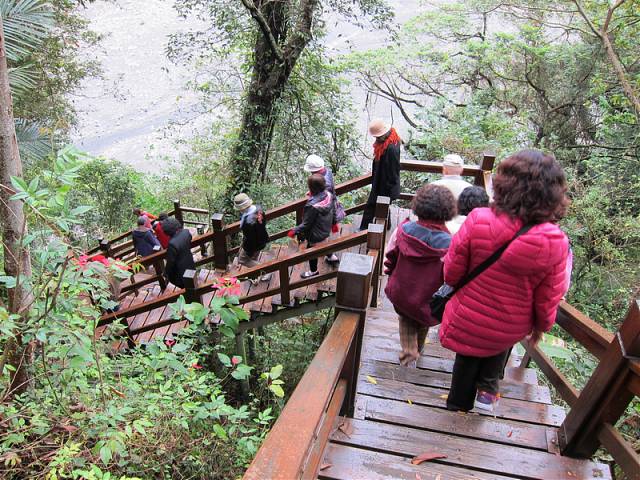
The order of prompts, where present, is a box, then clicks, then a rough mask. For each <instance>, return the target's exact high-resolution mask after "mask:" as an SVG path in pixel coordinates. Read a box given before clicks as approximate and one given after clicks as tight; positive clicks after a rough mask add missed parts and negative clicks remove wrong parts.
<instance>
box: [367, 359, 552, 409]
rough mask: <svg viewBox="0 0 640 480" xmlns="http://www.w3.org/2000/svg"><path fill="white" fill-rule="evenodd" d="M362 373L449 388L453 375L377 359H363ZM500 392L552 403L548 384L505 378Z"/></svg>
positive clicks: (506, 396)
mask: <svg viewBox="0 0 640 480" xmlns="http://www.w3.org/2000/svg"><path fill="white" fill-rule="evenodd" d="M360 373H361V374H362V375H370V376H372V377H374V378H382V379H388V380H397V381H400V382H406V383H412V384H414V385H422V386H426V387H435V388H443V389H449V388H450V386H451V375H450V374H448V373H445V372H439V371H435V370H425V369H421V368H408V367H403V366H401V365H394V364H391V363H387V362H380V361H376V360H366V361H363V362H362V365H361V366H360ZM500 393H501V395H502V396H503V397H505V398H515V399H518V400H525V401H528V402H537V403H545V404H551V393H550V391H549V388H548V387H546V386H538V385H531V384H528V383H521V382H515V381H513V380H510V379H505V380H503V381H501V382H500Z"/></svg>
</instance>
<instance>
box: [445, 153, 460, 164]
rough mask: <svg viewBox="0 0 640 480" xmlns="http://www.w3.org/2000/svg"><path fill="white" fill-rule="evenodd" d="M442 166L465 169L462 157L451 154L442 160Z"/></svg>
mask: <svg viewBox="0 0 640 480" xmlns="http://www.w3.org/2000/svg"><path fill="white" fill-rule="evenodd" d="M442 165H444V166H446V167H464V160H463V159H462V157H461V156H460V155H456V154H455V153H450V154H449V155H445V156H444V158H443V159H442Z"/></svg>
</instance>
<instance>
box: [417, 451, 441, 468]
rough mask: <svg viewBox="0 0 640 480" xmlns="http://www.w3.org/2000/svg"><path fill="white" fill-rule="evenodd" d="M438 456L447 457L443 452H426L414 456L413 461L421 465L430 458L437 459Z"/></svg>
mask: <svg viewBox="0 0 640 480" xmlns="http://www.w3.org/2000/svg"><path fill="white" fill-rule="evenodd" d="M437 458H447V456H446V455H444V454H442V453H435V452H425V453H421V454H420V455H418V456H416V457H413V458H412V459H411V463H412V464H413V465H420V464H421V463H422V462H428V461H429V460H435V459H437Z"/></svg>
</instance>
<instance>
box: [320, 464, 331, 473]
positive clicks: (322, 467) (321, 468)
mask: <svg viewBox="0 0 640 480" xmlns="http://www.w3.org/2000/svg"><path fill="white" fill-rule="evenodd" d="M331 467H333V464H331V463H323V464H322V465H320V471H322V470H326V469H327V468H331Z"/></svg>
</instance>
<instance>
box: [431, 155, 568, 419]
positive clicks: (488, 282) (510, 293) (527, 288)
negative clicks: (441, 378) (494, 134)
mask: <svg viewBox="0 0 640 480" xmlns="http://www.w3.org/2000/svg"><path fill="white" fill-rule="evenodd" d="M493 189H494V204H493V205H492V207H491V208H477V209H475V210H473V211H472V212H471V213H470V214H469V215H468V216H467V219H466V220H465V222H464V224H463V225H462V227H461V228H460V230H459V231H458V233H457V234H456V235H454V237H453V239H452V241H451V246H450V247H449V252H448V253H447V255H446V256H445V258H444V280H445V282H446V283H447V284H449V285H456V284H457V283H458V282H460V281H461V280H462V279H463V278H464V277H465V275H467V274H468V273H469V272H471V271H472V270H473V269H474V268H475V267H476V266H477V265H479V264H480V263H481V262H483V261H484V260H486V259H487V258H488V257H489V256H490V255H491V254H493V252H495V251H496V250H497V249H498V248H499V247H500V246H502V245H504V244H505V243H506V242H508V241H509V240H511V239H512V238H513V236H514V235H515V233H516V232H517V231H518V230H519V229H520V228H521V227H522V226H523V225H533V227H532V228H531V229H530V230H529V231H528V232H526V233H524V234H523V235H521V236H519V237H518V238H516V239H515V240H514V241H513V243H511V244H510V245H509V247H508V248H507V249H506V251H505V252H504V253H503V254H502V256H501V257H500V258H499V259H498V260H497V261H496V262H495V263H494V264H493V265H491V266H490V267H489V268H488V269H487V270H485V271H484V272H483V273H481V274H480V275H479V276H478V277H476V278H475V279H473V280H472V281H471V282H469V283H468V284H467V285H465V286H464V287H463V288H462V289H460V290H459V291H457V292H456V293H455V295H454V296H453V298H452V299H451V300H450V301H449V303H447V306H446V309H445V312H444V316H443V320H442V326H441V327H440V341H441V342H442V345H443V346H445V347H446V348H449V349H450V350H453V351H454V352H456V360H455V363H454V367H453V378H452V382H451V391H450V392H449V397H448V399H447V407H448V408H449V409H451V410H464V411H466V410H470V409H471V408H473V406H474V398H475V406H476V407H477V408H483V409H486V410H491V411H493V410H494V408H495V407H496V405H497V402H498V399H499V396H500V395H499V393H498V380H499V378H500V377H501V376H502V372H503V370H504V365H505V363H506V361H507V357H508V354H509V351H510V349H511V347H512V346H513V345H514V344H516V343H517V342H519V341H520V340H522V339H523V338H525V337H527V336H528V335H531V337H530V341H532V342H534V343H535V342H537V341H538V340H539V339H540V337H541V336H542V332H546V331H548V330H550V329H551V327H552V326H553V323H554V321H555V317H556V310H557V307H558V303H559V302H560V299H561V298H562V295H563V294H564V292H565V283H566V279H565V267H566V262H567V254H568V252H569V243H568V240H567V237H566V235H565V234H564V232H563V231H562V230H560V227H558V225H557V222H558V221H559V220H560V219H561V218H562V217H563V216H564V215H565V213H566V210H567V205H568V200H567V197H566V191H567V185H566V180H565V176H564V172H563V171H562V168H561V167H560V165H559V164H558V162H557V161H556V160H555V158H554V157H553V156H552V155H547V154H544V153H542V152H539V151H536V150H525V151H522V152H519V153H517V154H515V155H513V156H511V157H509V158H507V159H505V160H503V161H502V163H500V165H499V166H498V170H497V173H496V176H495V178H494V180H493ZM476 393H477V396H476Z"/></svg>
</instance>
